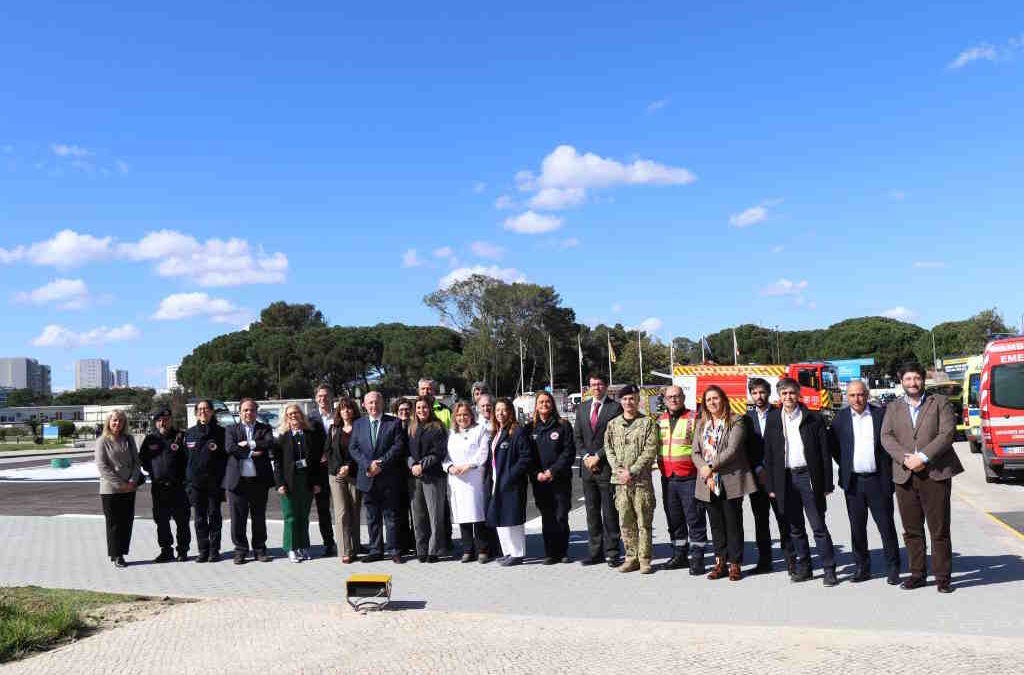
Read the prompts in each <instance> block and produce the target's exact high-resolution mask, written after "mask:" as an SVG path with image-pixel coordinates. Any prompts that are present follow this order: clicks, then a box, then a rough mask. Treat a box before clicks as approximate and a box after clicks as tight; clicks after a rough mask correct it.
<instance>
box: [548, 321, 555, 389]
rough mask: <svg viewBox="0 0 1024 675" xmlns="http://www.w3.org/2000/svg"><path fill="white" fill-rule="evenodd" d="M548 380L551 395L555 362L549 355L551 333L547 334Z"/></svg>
mask: <svg viewBox="0 0 1024 675" xmlns="http://www.w3.org/2000/svg"><path fill="white" fill-rule="evenodd" d="M548 378H549V379H550V380H551V393H552V394H554V393H555V360H554V356H552V354H551V333H548Z"/></svg>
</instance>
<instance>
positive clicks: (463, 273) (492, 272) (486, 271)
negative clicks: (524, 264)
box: [437, 265, 526, 288]
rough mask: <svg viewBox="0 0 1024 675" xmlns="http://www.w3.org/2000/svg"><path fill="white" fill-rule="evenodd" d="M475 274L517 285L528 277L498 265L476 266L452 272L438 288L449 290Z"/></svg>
mask: <svg viewBox="0 0 1024 675" xmlns="http://www.w3.org/2000/svg"><path fill="white" fill-rule="evenodd" d="M474 274H482V275H483V276H485V277H492V278H494V279H500V280H501V281H504V282H506V283H510V284H511V283H515V282H522V281H526V277H525V276H524V275H523V274H522V273H521V272H520V271H519V270H517V269H514V268H512V267H498V266H497V265H488V266H484V265H474V266H472V267H460V268H458V269H455V270H452V271H451V272H449V273H448V274H446V275H444V276H443V277H441V281H439V282H438V284H437V286H438V288H448V287H449V286H451V285H452V284H455V283H457V282H459V281H465V280H466V279H468V278H470V277H471V276H473V275H474Z"/></svg>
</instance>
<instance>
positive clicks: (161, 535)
mask: <svg viewBox="0 0 1024 675" xmlns="http://www.w3.org/2000/svg"><path fill="white" fill-rule="evenodd" d="M150 494H151V495H152V497H153V522H155V523H156V541H157V543H158V544H160V548H161V549H162V550H166V549H170V548H173V547H174V541H175V539H174V537H172V536H171V519H172V518H173V519H174V525H175V530H176V531H177V535H178V536H177V541H178V553H187V552H188V546H189V544H190V543H192V532H191V531H190V530H189V527H188V521H189V507H188V495H187V494H185V488H184V486H182V485H180V484H174V485H165V484H161V483H158V482H156V481H154V482H153V484H152V488H151V490H150Z"/></svg>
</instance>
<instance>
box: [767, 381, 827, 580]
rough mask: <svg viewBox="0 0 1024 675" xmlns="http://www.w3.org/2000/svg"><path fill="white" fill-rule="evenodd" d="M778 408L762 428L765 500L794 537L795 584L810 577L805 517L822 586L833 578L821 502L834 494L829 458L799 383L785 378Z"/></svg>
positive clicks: (823, 433) (821, 424)
mask: <svg viewBox="0 0 1024 675" xmlns="http://www.w3.org/2000/svg"><path fill="white" fill-rule="evenodd" d="M776 387H777V389H778V392H779V399H780V400H781V401H782V410H781V411H780V413H781V414H780V415H779V417H778V419H777V420H775V421H772V422H769V424H768V428H767V429H766V430H765V446H764V468H765V473H766V482H767V484H768V496H769V497H773V498H775V499H776V500H777V503H778V504H779V505H780V507H781V509H782V512H783V514H784V516H785V519H786V522H787V523H789V534H790V536H791V537H792V538H793V548H794V550H795V551H796V571H795V573H794V574H792V575H790V579H792V580H793V581H807V580H808V579H810V578H811V552H810V548H809V547H808V544H807V529H806V527H805V524H804V514H806V515H807V520H808V521H809V522H810V524H811V530H812V531H813V532H814V543H815V546H816V548H817V549H818V555H819V556H820V557H821V563H822V567H823V568H824V577H823V579H822V581H823V583H824V584H825V585H826V586H835V585H836V584H838V583H839V580H838V579H837V578H836V559H835V549H834V547H833V545H832V535H831V534H830V533H829V531H828V525H827V524H826V523H825V498H826V497H827V496H828V495H829V494H831V493H832V490H833V489H834V486H833V484H832V454H831V453H830V452H829V447H828V436H827V432H826V431H825V422H824V421H823V420H822V418H821V415H819V414H818V413H816V412H813V411H810V410H808V409H806V408H805V407H804V406H803V405H801V404H800V383H798V382H797V381H796V380H794V379H792V378H789V377H784V378H782V379H781V380H779V383H778V384H777V385H776Z"/></svg>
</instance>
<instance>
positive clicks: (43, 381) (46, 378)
mask: <svg viewBox="0 0 1024 675" xmlns="http://www.w3.org/2000/svg"><path fill="white" fill-rule="evenodd" d="M0 387H4V388H7V389H31V390H32V391H34V392H35V393H37V394H45V395H47V396H49V395H50V393H52V392H51V389H50V366H47V365H43V364H41V363H39V362H38V361H36V360H35V359H30V358H26V357H24V356H16V357H13V358H0Z"/></svg>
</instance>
